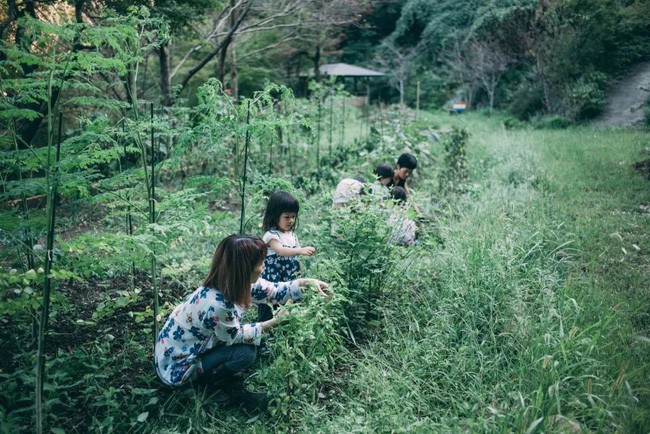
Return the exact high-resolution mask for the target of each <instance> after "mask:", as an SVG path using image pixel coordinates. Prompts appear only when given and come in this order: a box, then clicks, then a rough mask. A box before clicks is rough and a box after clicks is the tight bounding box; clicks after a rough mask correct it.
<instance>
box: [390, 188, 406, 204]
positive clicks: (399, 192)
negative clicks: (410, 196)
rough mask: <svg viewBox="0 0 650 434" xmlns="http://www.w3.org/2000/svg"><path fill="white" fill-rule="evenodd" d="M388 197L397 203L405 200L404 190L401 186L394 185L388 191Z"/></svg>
mask: <svg viewBox="0 0 650 434" xmlns="http://www.w3.org/2000/svg"><path fill="white" fill-rule="evenodd" d="M390 197H391V198H392V199H393V200H394V201H396V202H397V203H399V204H402V203H404V202H406V190H404V189H403V188H402V187H395V188H393V190H392V191H391V192H390Z"/></svg>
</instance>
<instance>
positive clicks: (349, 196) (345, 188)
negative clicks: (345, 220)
mask: <svg viewBox="0 0 650 434" xmlns="http://www.w3.org/2000/svg"><path fill="white" fill-rule="evenodd" d="M363 183H364V180H363V179H362V178H345V179H343V180H341V182H339V183H338V184H337V186H336V190H334V194H333V195H332V209H341V208H344V207H345V206H346V205H347V203H348V202H350V201H351V200H353V199H355V198H357V197H359V196H360V195H361V194H362V192H363Z"/></svg>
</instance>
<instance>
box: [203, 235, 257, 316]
mask: <svg viewBox="0 0 650 434" xmlns="http://www.w3.org/2000/svg"><path fill="white" fill-rule="evenodd" d="M266 249H267V247H266V243H265V242H264V241H262V239H261V238H260V237H252V236H248V235H230V236H228V237H226V238H224V239H223V240H221V242H220V243H219V245H218V246H217V249H216V250H215V251H214V256H213V257H212V265H211V266H210V273H209V274H208V277H207V278H206V279H205V281H204V282H203V286H206V287H210V288H214V289H218V290H219V291H221V293H222V294H223V296H224V298H225V299H226V300H228V301H230V302H232V303H237V304H238V305H240V306H243V307H250V305H251V274H253V270H254V269H255V267H256V266H257V265H259V264H260V263H261V262H262V261H263V260H264V258H265V257H266Z"/></svg>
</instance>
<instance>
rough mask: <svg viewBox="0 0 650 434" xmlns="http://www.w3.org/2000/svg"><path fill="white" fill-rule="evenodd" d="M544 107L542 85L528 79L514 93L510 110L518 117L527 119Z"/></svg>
mask: <svg viewBox="0 0 650 434" xmlns="http://www.w3.org/2000/svg"><path fill="white" fill-rule="evenodd" d="M543 108H544V99H543V97H542V89H541V87H540V86H539V84H538V83H535V82H532V81H529V80H526V81H523V82H522V83H521V84H520V85H519V87H518V88H517V90H515V92H514V93H513V95H512V102H511V103H510V106H509V107H508V111H509V112H510V113H512V115H513V116H515V117H516V118H517V119H519V120H522V121H527V120H529V119H530V118H531V117H532V116H533V115H534V114H535V113H537V112H539V111H540V110H542V109H543Z"/></svg>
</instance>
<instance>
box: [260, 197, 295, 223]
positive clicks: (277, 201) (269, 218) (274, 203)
mask: <svg viewBox="0 0 650 434" xmlns="http://www.w3.org/2000/svg"><path fill="white" fill-rule="evenodd" d="M298 211H300V204H298V201H297V200H296V198H295V197H293V196H292V195H291V193H289V192H286V191H276V192H275V193H273V194H272V195H271V197H270V198H269V203H268V204H267V205H266V211H265V212H264V220H263V222H262V229H264V230H265V231H270V230H271V229H273V228H277V227H278V222H279V221H280V215H281V214H282V213H283V212H295V213H296V214H298Z"/></svg>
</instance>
